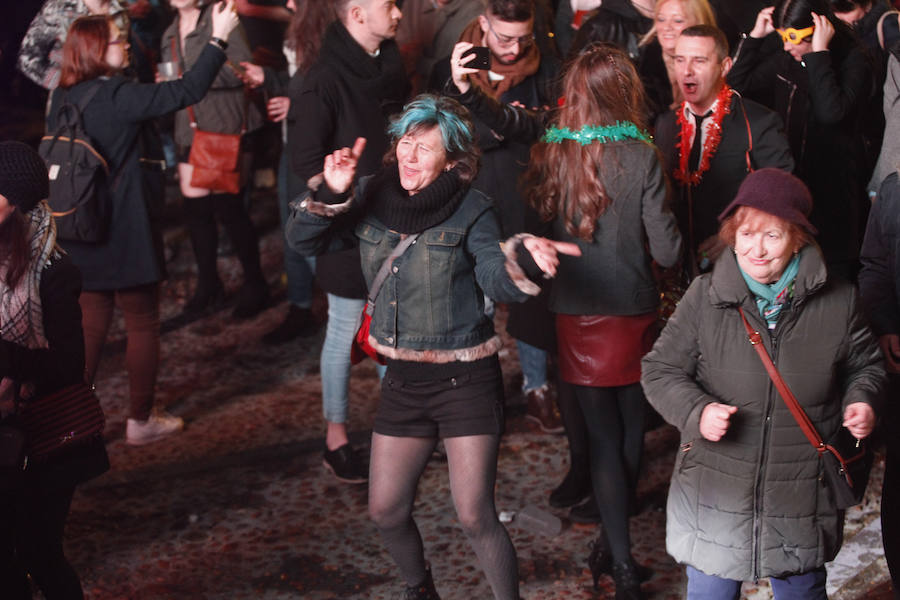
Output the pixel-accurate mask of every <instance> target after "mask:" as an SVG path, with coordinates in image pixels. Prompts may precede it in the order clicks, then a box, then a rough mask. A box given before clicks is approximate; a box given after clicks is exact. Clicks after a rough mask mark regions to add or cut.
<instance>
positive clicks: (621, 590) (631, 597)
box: [612, 559, 644, 600]
mask: <svg viewBox="0 0 900 600" xmlns="http://www.w3.org/2000/svg"><path fill="white" fill-rule="evenodd" d="M612 576H613V581H615V583H616V600H644V594H643V592H641V580H640V578H639V577H638V573H637V565H636V564H635V562H634V561H633V560H631V559H629V560H627V561H615V562H613V565H612Z"/></svg>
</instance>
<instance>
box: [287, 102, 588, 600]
mask: <svg viewBox="0 0 900 600" xmlns="http://www.w3.org/2000/svg"><path fill="white" fill-rule="evenodd" d="M389 132H390V134H391V138H392V145H391V147H390V149H389V150H388V152H387V154H386V156H385V167H384V168H383V169H381V170H379V171H378V172H377V173H376V174H375V175H372V176H370V177H365V178H362V179H361V180H360V182H359V184H358V185H357V187H356V189H355V190H354V191H353V194H352V196H350V197H349V199H348V194H349V192H350V186H351V183H352V182H353V180H354V179H355V175H356V170H357V166H358V164H359V159H360V157H361V156H362V151H363V148H364V147H365V144H366V141H365V139H364V138H359V139H357V140H356V142H355V143H354V146H353V148H352V149H351V148H343V149H341V150H337V151H335V152H334V153H332V154H329V155H328V156H327V157H326V158H325V164H324V171H323V178H324V181H323V178H322V177H320V178H318V179H319V181H318V186H317V188H316V189H314V190H313V191H312V192H311V193H310V194H307V195H305V196H304V197H302V198H300V199H298V200H295V201H294V202H293V203H292V213H291V219H290V222H289V224H288V232H287V237H288V241H289V242H290V244H291V245H292V246H293V247H294V248H295V249H297V250H298V251H300V252H303V253H311V254H321V253H322V252H326V251H329V250H336V249H339V248H342V247H345V246H347V245H354V246H358V247H359V250H360V257H361V267H362V270H363V273H364V275H365V278H366V282H367V283H368V285H369V288H370V294H375V297H374V298H373V300H374V309H373V311H372V313H371V317H372V320H371V324H370V329H369V337H368V342H369V344H371V346H372V347H373V348H374V349H376V350H377V351H378V352H379V353H380V354H382V355H383V356H384V357H385V358H386V360H387V365H388V369H387V373H386V374H385V376H384V380H383V383H382V390H381V400H380V402H379V404H378V410H377V413H376V415H375V427H374V433H373V434H372V459H371V468H370V477H371V479H370V481H369V514H370V515H371V517H372V519H373V521H375V524H376V526H377V527H378V529H379V532H380V533H381V537H382V540H383V541H384V543H385V545H386V546H387V549H388V551H389V552H390V553H391V556H392V557H393V558H394V561H395V562H396V563H397V565H398V566H399V567H400V571H401V573H402V575H403V578H404V579H405V580H406V583H407V584H408V588H407V591H406V596H405V597H406V598H409V599H416V600H437V599H438V594H437V592H436V590H435V587H434V583H433V581H432V577H431V571H430V569H429V568H428V567H427V564H426V562H425V557H424V554H423V549H422V539H421V537H420V535H419V532H418V529H417V527H416V525H415V521H414V520H413V518H412V512H413V503H414V501H415V496H416V488H417V487H418V480H419V477H420V476H421V474H422V471H423V469H424V468H425V465H426V463H427V462H428V459H429V457H430V456H431V453H432V451H433V450H434V447H435V444H436V442H437V440H438V439H443V441H444V445H445V448H446V450H447V457H448V465H449V468H450V481H451V483H450V487H451V491H452V494H453V502H454V505H455V507H456V511H457V514H458V516H459V521H460V524H461V525H462V527H463V529H464V530H465V532H466V535H467V536H468V538H469V541H470V542H471V544H472V546H473V548H474V550H475V552H476V554H477V555H478V557H479V561H480V563H481V566H482V568H483V569H484V571H485V573H486V575H487V580H488V582H489V583H490V586H491V589H492V590H493V595H494V597H495V598H498V599H504V600H517V599H518V584H519V582H518V572H517V565H516V554H515V549H514V548H513V546H512V543H511V542H510V540H509V536H508V534H507V532H506V530H505V529H504V528H503V525H502V524H501V523H500V522H499V520H498V519H497V513H496V511H495V507H494V484H495V476H496V469H497V452H498V449H499V443H500V434H501V432H502V430H503V378H502V375H501V373H500V362H499V360H498V358H497V352H498V351H499V350H500V348H501V346H502V342H501V341H500V338H499V337H498V336H497V335H496V333H495V331H494V326H493V323H492V321H491V320H490V319H489V318H488V317H487V316H486V315H485V314H484V295H487V296H489V297H491V298H496V299H497V300H498V301H505V302H521V301H522V300H524V299H526V298H528V297H529V296H530V295H534V294H536V293H537V292H538V291H539V289H540V288H539V286H538V285H537V284H535V283H534V282H533V281H532V279H540V278H541V275H542V274H546V275H548V276H552V275H554V274H555V272H556V267H557V264H558V262H559V259H558V257H557V253H570V254H575V255H577V254H578V253H579V250H578V248H577V246H575V245H574V244H567V243H561V242H553V241H550V240H546V239H543V238H537V237H534V236H531V235H527V234H519V235H517V236H515V237H513V238H511V239H510V240H507V241H506V242H505V243H502V244H501V243H498V242H499V241H500V236H501V233H500V227H499V223H498V221H497V215H496V212H495V211H494V207H493V203H492V202H491V201H490V200H489V199H488V198H487V197H486V196H485V195H484V194H482V193H481V192H478V191H476V190H474V189H473V188H471V187H470V185H471V182H472V179H473V178H474V176H475V174H476V173H477V169H478V150H477V147H476V146H475V140H474V135H473V131H472V126H471V122H470V121H469V118H468V115H467V113H466V110H465V109H464V108H463V107H462V106H460V105H459V104H458V103H457V102H455V101H453V100H451V99H449V98H440V97H437V96H429V95H423V96H419V97H418V98H416V99H415V100H414V101H413V102H411V103H410V104H409V105H407V107H406V108H405V110H404V112H403V114H401V115H400V116H399V117H398V118H397V119H396V120H394V121H393V123H392V124H391V126H390V129H389ZM411 235H415V236H417V237H415V238H413V239H412V241H411V242H410V241H409V236H411ZM403 240H406V241H407V244H408V246H407V248H406V249H405V250H404V251H402V253H400V254H399V255H396V254H395V252H394V250H395V248H396V247H397V246H398V244H400V243H401V241H403ZM392 254H393V255H392ZM388 264H389V265H391V266H390V268H389V269H387V270H383V266H384V265H388ZM379 271H382V273H383V274H384V276H385V277H386V278H385V279H383V285H380V287H379V284H375V283H374V282H375V280H376V277H377V273H378V272H379ZM372 287H378V289H377V291H371V289H372Z"/></svg>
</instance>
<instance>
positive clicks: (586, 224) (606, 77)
mask: <svg viewBox="0 0 900 600" xmlns="http://www.w3.org/2000/svg"><path fill="white" fill-rule="evenodd" d="M562 91H563V96H564V98H565V102H564V104H563V106H562V107H561V108H559V109H558V111H557V113H556V115H555V116H554V118H553V125H554V126H556V127H559V128H562V127H568V128H569V129H571V130H577V129H580V128H581V127H582V126H584V125H600V126H605V125H613V124H615V123H616V122H625V121H631V122H632V123H634V124H635V125H637V126H638V128H639V129H645V128H646V124H645V122H644V118H645V117H644V114H645V104H646V100H645V94H644V86H643V84H642V83H641V80H640V77H639V76H638V73H637V70H636V69H635V67H634V64H633V63H632V62H631V60H629V58H628V55H627V54H625V52H624V51H623V50H621V49H620V48H619V47H618V46H615V45H614V44H610V43H608V42H600V43H596V44H593V45H591V46H588V47H587V48H585V50H584V51H582V53H581V54H579V55H578V56H576V57H575V58H574V59H573V60H572V62H571V64H570V65H569V66H568V69H567V70H566V73H565V75H564V77H563V81H562ZM603 161H604V152H603V144H598V143H590V144H586V145H582V144H580V143H579V142H576V141H574V140H563V141H562V142H560V143H547V142H539V143H537V144H535V145H534V146H532V148H531V160H530V161H529V166H528V170H526V171H525V173H524V175H523V176H522V180H521V183H522V188H523V193H524V194H525V197H526V198H527V199H528V201H529V203H530V204H531V205H532V206H533V207H534V208H535V209H536V210H537V211H538V213H539V214H540V216H541V218H542V219H543V220H545V221H550V220H553V219H554V218H556V217H557V216H561V217H562V218H563V220H564V222H565V227H566V231H568V232H569V233H570V234H571V235H572V236H574V237H578V238H581V239H584V240H590V239H591V236H592V235H593V233H594V229H595V227H596V223H597V219H598V218H599V217H600V215H602V214H603V213H604V212H605V211H606V209H607V207H608V206H609V204H610V202H611V199H610V198H609V197H608V196H607V195H606V190H605V188H604V185H603V181H602V180H601V178H600V165H602V164H603Z"/></svg>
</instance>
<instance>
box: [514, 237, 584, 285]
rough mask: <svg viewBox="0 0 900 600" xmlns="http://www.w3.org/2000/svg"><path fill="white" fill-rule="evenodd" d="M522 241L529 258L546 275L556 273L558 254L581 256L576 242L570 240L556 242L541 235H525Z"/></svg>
mask: <svg viewBox="0 0 900 600" xmlns="http://www.w3.org/2000/svg"><path fill="white" fill-rule="evenodd" d="M522 243H523V244H524V245H525V248H526V249H527V250H528V251H529V252H530V253H531V258H532V259H534V262H535V264H536V265H537V266H538V268H540V270H541V271H543V272H544V273H546V274H547V275H548V276H550V277H553V276H555V275H556V267H557V266H559V255H560V254H568V255H569V256H581V248H579V247H578V244H572V243H570V242H557V241H554V240H548V239H547V238H542V237H526V238H525V239H524V240H523V241H522Z"/></svg>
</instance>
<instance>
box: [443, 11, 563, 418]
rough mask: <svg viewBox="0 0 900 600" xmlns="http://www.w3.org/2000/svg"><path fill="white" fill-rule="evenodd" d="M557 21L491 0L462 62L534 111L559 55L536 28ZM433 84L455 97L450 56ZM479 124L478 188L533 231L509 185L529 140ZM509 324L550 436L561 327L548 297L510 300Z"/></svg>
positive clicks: (532, 406)
mask: <svg viewBox="0 0 900 600" xmlns="http://www.w3.org/2000/svg"><path fill="white" fill-rule="evenodd" d="M552 22H553V17H552V11H550V10H549V5H548V4H547V3H546V2H543V0H540V1H539V2H537V3H536V2H535V0H487V1H486V2H485V9H484V11H483V12H482V14H480V15H479V16H478V17H477V18H475V19H474V20H473V21H472V22H471V23H469V25H468V27H466V28H465V29H464V30H463V32H462V34H461V35H460V37H459V42H465V43H468V44H471V45H472V46H473V47H472V49H471V51H472V52H473V53H475V57H474V58H471V57H466V58H465V59H463V60H465V61H466V63H467V65H468V66H471V67H477V68H479V69H480V70H479V71H478V72H477V73H473V74H470V75H469V80H470V81H471V82H472V84H473V85H475V86H478V87H479V88H480V89H481V90H482V91H484V93H486V94H487V95H489V96H491V97H492V98H494V99H496V100H499V101H500V102H503V103H518V104H521V105H523V106H526V107H529V108H540V107H543V106H547V105H551V104H553V103H554V102H555V94H554V93H553V91H552V90H551V82H552V81H553V80H554V79H555V77H556V74H557V72H558V69H559V60H558V57H557V56H556V52H555V45H554V44H553V43H552V38H551V37H549V36H547V35H538V36H536V35H535V32H536V31H538V32H547V31H549V30H550V29H551V27H550V26H551V24H552ZM485 58H488V59H489V60H485ZM469 61H471V62H469ZM430 87H431V89H433V90H435V91H439V92H444V93H447V94H450V95H455V94H458V93H459V91H458V90H456V86H455V85H454V84H453V82H452V79H451V77H450V57H447V58H445V59H444V60H442V61H441V62H439V63H438V64H437V65H435V68H434V71H433V73H432V78H431V85H430ZM473 121H474V123H475V129H476V132H477V136H478V140H479V146H480V148H481V152H482V168H481V170H480V171H479V173H478V177H476V179H475V181H474V182H473V184H472V185H473V187H475V188H476V189H478V190H480V191H482V192H484V193H485V194H487V195H488V196H490V197H491V198H493V200H494V203H495V204H496V206H497V209H498V212H499V214H500V224H501V227H502V228H503V234H504V235H506V236H509V235H512V234H514V233H518V232H521V231H530V232H532V233H534V232H535V231H536V228H537V226H538V224H539V219H538V217H537V214H536V213H535V212H534V211H533V210H532V209H531V208H529V207H528V206H527V205H526V203H525V201H524V199H523V198H522V196H521V194H520V193H519V190H518V188H517V186H516V185H510V182H511V181H516V180H517V179H518V177H519V175H520V174H521V173H522V171H523V170H524V167H525V165H527V164H528V154H529V150H530V147H531V145H530V143H529V142H523V141H519V140H511V139H504V138H503V137H502V136H499V135H497V134H495V133H494V132H492V131H491V129H490V128H489V127H487V125H485V124H484V123H481V122H479V120H478V119H477V118H474V119H473ZM506 329H507V331H508V332H509V334H510V335H512V336H513V337H514V338H515V339H516V345H517V347H518V351H519V363H520V365H521V368H522V376H523V383H522V393H523V395H524V396H525V401H526V403H527V413H526V416H527V417H528V418H529V419H530V420H532V421H534V422H535V423H536V424H537V425H538V426H539V427H540V429H541V430H542V431H544V432H546V433H562V431H563V425H562V421H561V420H560V414H559V410H558V409H557V406H556V402H555V394H554V393H553V391H552V390H551V388H550V387H549V384H548V380H547V359H548V353H551V352H555V349H556V332H555V329H554V319H553V316H552V315H551V314H550V313H549V311H548V310H547V308H546V300H545V299H544V297H543V295H541V296H539V297H538V298H535V299H532V300H529V301H527V302H525V303H522V304H516V305H511V306H510V307H509V320H508V322H507V327H506Z"/></svg>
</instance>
